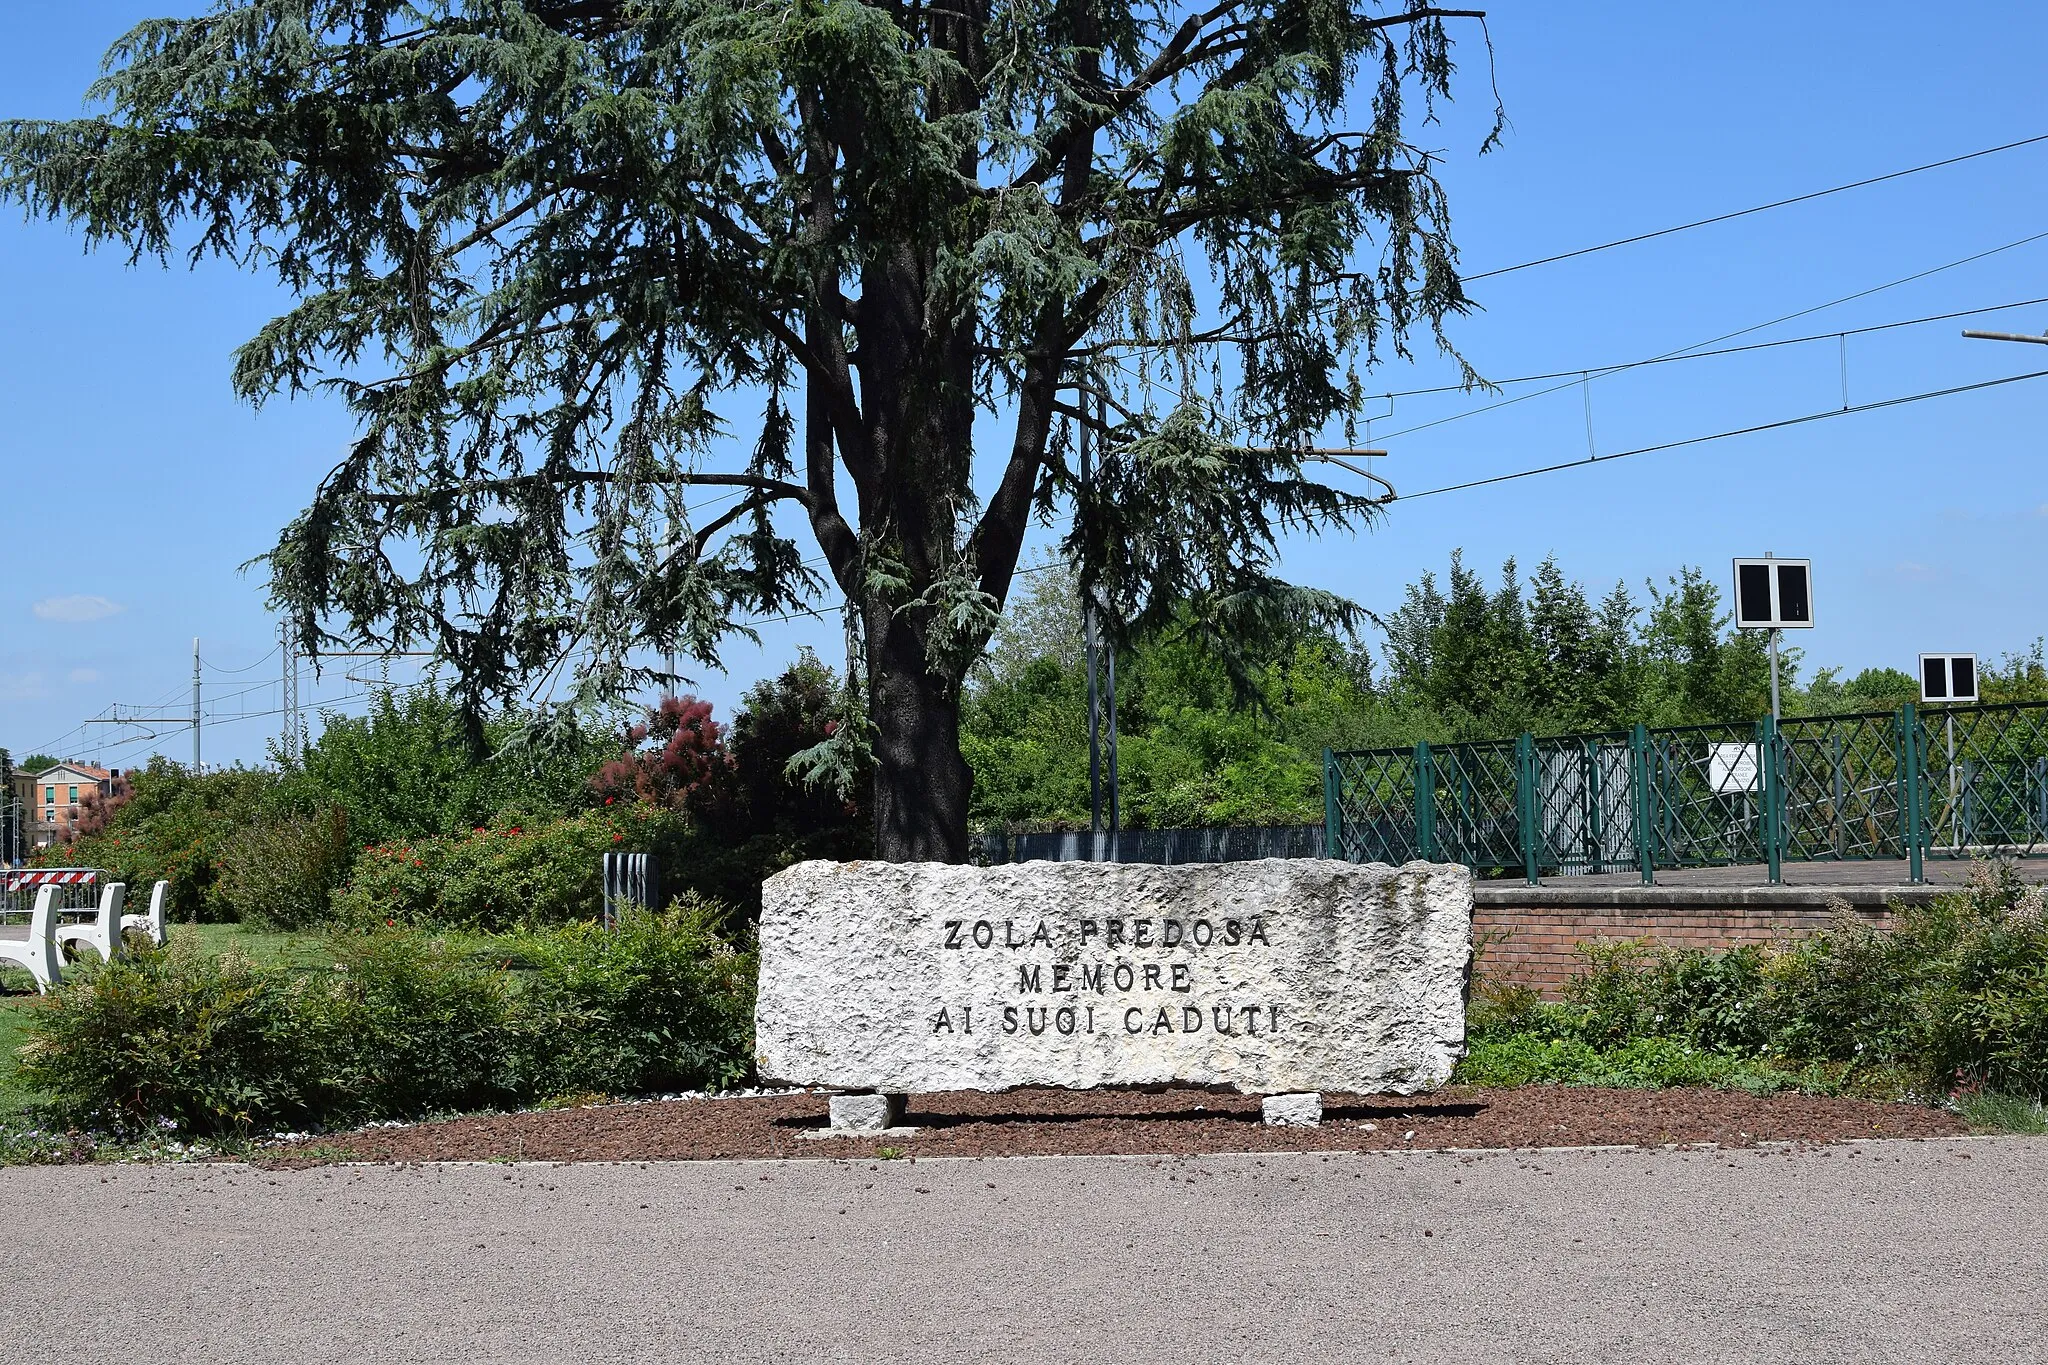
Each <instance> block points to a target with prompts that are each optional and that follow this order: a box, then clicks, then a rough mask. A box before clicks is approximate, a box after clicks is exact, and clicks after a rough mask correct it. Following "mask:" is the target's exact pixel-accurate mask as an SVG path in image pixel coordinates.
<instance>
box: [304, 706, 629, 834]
mask: <svg viewBox="0 0 2048 1365" xmlns="http://www.w3.org/2000/svg"><path fill="white" fill-rule="evenodd" d="M537 719H538V717H537V716H535V715H533V714H530V713H524V712H519V711H511V712H504V713H499V714H497V715H492V716H488V717H486V718H485V719H484V721H483V735H482V738H483V743H484V749H485V754H486V756H485V757H484V758H482V759H481V760H478V759H477V758H475V757H473V756H472V753H471V749H470V737H469V734H468V732H467V730H466V729H465V727H464V724H463V720H462V711H461V706H460V705H459V704H458V702H457V701H456V700H455V699H454V698H453V697H450V696H448V695H447V694H446V693H444V692H441V691H440V690H439V689H437V688H434V687H412V688H403V689H399V688H380V689H378V690H377V691H376V692H375V693H374V694H373V695H372V697H371V699H370V702H369V705H368V709H367V711H366V712H365V714H363V715H361V716H344V715H341V714H338V713H335V712H325V713H323V714H322V715H321V729H320V735H319V737H318V738H317V739H315V740H314V741H313V742H312V743H311V744H308V745H307V746H306V750H305V753H304V755H303V756H302V758H301V760H300V763H299V766H298V767H296V768H294V769H292V770H291V771H289V772H287V773H286V774H285V775H284V778H283V783H284V786H285V788H286V789H287V790H288V791H289V792H290V793H291V794H292V797H293V800H294V802H295V804H296V805H297V806H298V807H300V808H302V809H313V808H316V807H323V806H330V805H339V806H341V807H342V808H343V809H345V810H347V812H348V815H349V824H350V827H351V828H353V829H354V830H355V832H356V837H357V838H358V839H362V840H368V841H371V842H374V843H377V844H391V843H394V842H404V841H407V840H413V839H426V838H433V837H442V836H446V835H451V834H454V833H455V832H457V831H458V830H465V829H474V828H476V827H477V826H478V825H490V824H498V825H502V824H504V823H505V821H504V819H503V817H504V816H506V815H507V814H508V813H517V814H520V815H537V814H547V815H558V814H566V813H568V812H571V811H575V810H580V809H581V808H582V807H583V806H584V805H586V804H587V803H588V800H589V793H588V792H587V791H586V789H585V787H584V779H585V778H587V777H588V776H589V775H590V773H591V771H592V770H593V769H594V768H596V767H597V765H598V764H600V763H602V762H603V761H604V760H605V759H606V758H608V757H610V756H611V754H612V753H613V752H614V751H615V741H614V740H613V738H612V735H611V733H610V732H609V730H608V728H607V727H604V726H599V727H597V728H596V729H594V730H586V729H584V728H581V727H579V726H577V725H575V724H574V723H573V722H567V723H563V724H558V725H556V726H555V727H553V729H552V730H551V731H550V736H549V737H550V742H549V743H547V744H545V745H541V744H536V743H529V742H524V741H525V740H526V739H527V738H528V730H529V727H530V726H531V725H532V724H533V722H535V721H536V720H537Z"/></svg>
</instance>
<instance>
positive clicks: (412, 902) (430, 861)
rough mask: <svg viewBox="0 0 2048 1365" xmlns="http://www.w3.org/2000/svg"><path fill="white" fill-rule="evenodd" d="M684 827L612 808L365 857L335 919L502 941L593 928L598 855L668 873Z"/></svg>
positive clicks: (651, 811)
mask: <svg viewBox="0 0 2048 1365" xmlns="http://www.w3.org/2000/svg"><path fill="white" fill-rule="evenodd" d="M687 833H688V825H687V822H686V821H685V819H684V817H683V816H681V815H678V814H676V813H674V812H670V811H662V810H658V809H655V808H654V807H651V806H645V805H630V806H620V807H617V808H616V809H615V810H596V811H590V812H586V813H585V814H582V815H578V816H573V817H570V818H568V819H559V820H543V821H540V822H539V823H536V824H532V825H529V824H527V823H526V822H524V821H519V820H508V821H505V822H503V823H502V824H499V825H497V826H495V827H492V826H480V827H478V828H477V829H475V830H473V831H471V832H470V833H468V834H463V835H459V836H455V837H452V838H447V839H415V840H409V841H403V842H399V843H395V844H381V845H375V846H372V847H368V848H365V849H364V850H362V852H361V853H360V854H359V855H358V856H357V858H356V862H355V870H354V873H353V876H352V877H351V879H350V882H349V884H348V886H347V887H346V888H344V889H343V890H342V891H341V892H340V893H338V894H337V895H336V896H335V898H334V908H335V913H336V916H337V918H339V919H340V920H342V921H343V922H344V923H350V924H355V925H360V926H372V925H378V924H385V923H391V924H398V925H441V926H447V927H450V928H462V929H472V930H478V931H481V932H487V933H502V932H506V931H510V930H515V929H533V928H540V927H543V926H547V925H553V924H564V923H570V922H573V921H577V920H588V919H594V918H596V916H597V915H598V913H599V911H600V910H601V909H602V908H603V902H604V883H603V873H602V861H603V855H604V854H606V853H608V852H614V851H622V852H633V853H654V854H655V855H656V856H657V857H658V858H660V860H661V862H662V865H663V866H664V867H665V868H666V867H671V866H675V865H677V863H678V861H679V860H678V859H676V857H675V849H676V848H677V846H678V845H680V843H681V842H682V840H683V838H684V837H685V835H686V834H687Z"/></svg>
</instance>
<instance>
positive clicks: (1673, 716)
mask: <svg viewBox="0 0 2048 1365" xmlns="http://www.w3.org/2000/svg"><path fill="white" fill-rule="evenodd" d="M1532 586H1533V592H1531V591H1525V590H1524V588H1523V585H1522V581H1521V578H1520V575H1519V573H1518V571H1517V569H1516V565H1515V561H1514V560H1512V559H1510V560H1509V561H1508V562H1507V563H1506V564H1505V565H1503V566H1502V568H1501V577H1500V584H1499V586H1498V587H1496V588H1492V589H1489V588H1488V587H1487V585H1486V583H1485V581H1484V580H1483V579H1482V578H1481V577H1480V576H1479V575H1478V574H1477V573H1475V572H1474V571H1472V570H1471V569H1469V568H1467V567H1466V566H1465V563H1464V559H1463V556H1462V555H1459V554H1457V553H1453V554H1452V556H1451V567H1450V576H1449V585H1448V591H1446V590H1445V589H1443V588H1440V587H1439V586H1438V583H1437V579H1436V577H1435V575H1434V574H1430V573H1425V574H1423V575H1422V578H1421V579H1420V581H1419V582H1417V583H1415V584H1413V585H1411V586H1410V587H1409V588H1408V589H1407V594H1406V597H1405V599H1404V600H1403V602H1402V604H1401V607H1400V608H1399V609H1398V610H1397V611H1394V612H1392V613H1391V614H1389V615H1387V616H1385V617H1382V618H1379V625H1380V627H1381V629H1382V630H1383V631H1384V633H1385V635H1386V641H1387V678H1386V682H1385V684H1384V692H1385V695H1386V697H1387V699H1388V700H1389V701H1391V702H1393V703H1395V704H1396V705H1397V706H1399V707H1401V708H1402V709H1403V710H1405V711H1406V712H1407V713H1408V714H1409V715H1410V716H1412V717H1413V718H1414V721H1415V722H1416V724H1415V726H1414V730H1415V732H1414V733H1413V734H1412V736H1411V737H1412V738H1414V739H1428V740H1431V741H1439V740H1465V739H1498V738H1503V737H1506V736H1511V735H1514V734H1516V733H1518V732H1520V731H1523V730H1533V731H1536V732H1538V733H1551V734H1557V733H1571V732H1579V731H1587V730H1611V729H1617V728H1620V727H1622V726H1626V725H1631V724H1635V723H1637V722H1642V723H1645V724H1650V725H1693V724H1705V723H1708V722H1713V721H1730V720H1753V719H1755V717H1757V716H1758V715H1760V714H1762V713H1763V712H1764V711H1766V710H1768V709H1769V701H1768V699H1769V696H1770V673H1769V660H1768V658H1767V657H1766V655H1765V653H1764V646H1763V640H1762V637H1761V636H1760V635H1759V634H1757V633H1755V632H1750V633H1746V634H1745V633H1741V632H1734V631H1731V630H1729V629H1728V624H1729V620H1730V617H1729V615H1728V613H1726V612H1725V611H1723V610H1722V609H1721V594H1720V589H1719V588H1718V587H1716V586H1715V585H1714V584H1713V583H1712V582H1710V581H1708V579H1707V578H1706V576H1705V575H1704V574H1702V573H1701V572H1700V571H1699V570H1698V569H1694V568H1683V569H1681V570H1680V571H1679V573H1678V574H1677V575H1676V576H1675V577H1674V578H1672V579H1671V580H1670V583H1669V586H1668V588H1666V589H1660V588H1658V587H1657V586H1656V585H1655V584H1650V585H1649V597H1650V605H1649V609H1648V611H1647V612H1645V611H1644V610H1643V609H1642V608H1641V607H1639V606H1638V605H1637V603H1636V601H1635V599H1634V598H1633V597H1631V596H1630V595H1629V592H1628V589H1627V587H1626V586H1625V585H1622V584H1616V585H1615V587H1614V590H1613V591H1612V592H1610V593H1608V594H1607V596H1606V597H1605V598H1603V599H1601V601H1600V602H1598V603H1597V604H1595V603H1594V602H1593V601H1592V600H1591V599H1590V598H1589V597H1588V596H1587V594H1586V590H1585V588H1584V586H1583V585H1582V584H1580V583H1577V582H1573V581H1570V580H1567V579H1566V578H1565V576H1564V573H1563V571H1562V570H1561V569H1560V568H1559V567H1558V564H1557V561H1556V559H1555V558H1554V557H1552V558H1547V559H1545V560H1544V561H1543V563H1542V564H1541V565H1540V566H1539V567H1538V569H1537V572H1536V577H1535V580H1534V582H1533V585H1532ZM1787 658H1788V660H1789V667H1787V669H1786V670H1785V674H1784V676H1785V678H1786V679H1787V681H1788V683H1789V681H1790V680H1791V679H1792V678H1793V676H1794V675H1795V674H1796V671H1797V666H1798V651H1796V650H1794V651H1790V652H1789V654H1788V655H1787Z"/></svg>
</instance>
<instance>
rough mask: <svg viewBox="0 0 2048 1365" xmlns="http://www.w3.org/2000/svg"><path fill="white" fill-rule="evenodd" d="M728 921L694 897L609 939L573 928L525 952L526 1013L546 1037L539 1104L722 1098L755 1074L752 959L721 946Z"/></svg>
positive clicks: (632, 918) (627, 922)
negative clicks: (691, 1094) (574, 1097)
mask: <svg viewBox="0 0 2048 1365" xmlns="http://www.w3.org/2000/svg"><path fill="white" fill-rule="evenodd" d="M726 913H727V912H726V911H725V910H724V908H723V907H721V906H717V905H714V904H711V903H708V902H706V901H703V900H702V899H700V898H697V897H694V896H693V897H687V898H684V899H682V900H680V901H678V902H677V903H676V904H674V905H673V906H672V907H671V908H670V909H669V911H668V912H667V913H665V914H652V913H649V912H646V911H637V910H636V911H632V912H629V913H628V914H625V915H623V916H621V917H620V919H619V923H618V927H617V928H616V929H615V930H614V931H612V932H610V933H607V932H606V931H605V930H604V929H602V928H600V927H599V926H597V925H594V924H581V925H569V926H566V927H564V928H562V929H560V930H557V931H555V932H554V933H552V934H547V935H537V936H533V937H530V938H528V939H526V940H524V941H522V942H521V944H520V945H519V951H520V953H521V955H522V956H523V957H525V958H526V960H527V961H529V962H530V963H531V964H532V965H533V968H534V972H533V977H532V980H531V982H530V983H529V985H528V987H527V996H526V1007H527V1009H528V1011H529V1013H530V1014H531V1015H532V1016H533V1017H534V1018H535V1019H536V1020H537V1021H538V1026H539V1028H540V1029H541V1032H542V1036H544V1037H548V1038H552V1039H556V1040H558V1042H557V1044H556V1045H555V1046H554V1047H552V1048H549V1049H547V1050H546V1051H545V1052H544V1053H543V1054H542V1055H541V1056H540V1058H539V1070H538V1073H537V1077H536V1081H535V1088H536V1089H537V1091H538V1092H539V1093H543V1094H569V1093H576V1092H582V1091H588V1092H594V1093H597V1094H602V1095H644V1094H660V1093H665V1092H673V1091H678V1090H718V1089H723V1088H724V1087H726V1086H729V1085H732V1084H734V1083H736V1082H738V1081H739V1080H740V1079H742V1078H743V1077H744V1076H746V1075H747V1074H748V1072H749V1071H750V1070H751V1068H752V1066H753V1057H752V1055H751V1051H750V1049H749V1048H748V1046H747V1043H748V1040H749V1039H750V1038H751V1036H752V1028H753V1009H754V973H755V965H756V963H755V958H754V956H753V954H752V953H745V952H740V951H738V950H736V949H735V948H734V947H732V946H731V945H730V944H728V943H727V942H725V941H724V940H723V939H721V938H719V937H718V934H717V927H718V924H719V921H720V918H721V917H722V916H723V915H725V914H726Z"/></svg>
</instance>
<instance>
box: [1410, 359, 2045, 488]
mask: <svg viewBox="0 0 2048 1365" xmlns="http://www.w3.org/2000/svg"><path fill="white" fill-rule="evenodd" d="M2029 379H2048V370H2035V371H2032V372H2031V373H2028V374H2013V375H2007V376H2005V377H2004V378H2002V379H1985V380H1980V381H1978V382H1977V383H1975V384H1958V385H1956V386H1954V387H1953V388H1946V389H1930V390H1928V391H1927V392H1925V393H1908V394H1901V395H1899V396H1898V397H1895V398H1880V399H1878V400H1876V401H1874V402H1870V403H1858V404H1856V405H1855V406H1854V407H1847V408H1828V409H1827V410H1825V411H1823V412H1809V413H1806V414H1804V415H1802V416H1799V417H1782V418H1779V419H1778V420H1777V421H1774V422H1760V423H1758V424H1756V425H1755V426H1747V427H1737V428H1735V429H1734V430H1731V431H1716V432H1711V433H1709V434H1707V435H1705V436H1688V437H1686V438H1685V439H1684V440H1680V441H1660V442H1659V443H1657V444H1656V445H1648V446H1637V447H1636V448H1635V449H1634V450H1617V451H1615V452H1614V453H1613V454H1611V455H1589V456H1587V457H1586V458H1585V459H1582V460H1564V461H1561V462H1559V463H1557V464H1549V465H1540V466H1537V467H1536V468H1533V469H1518V470H1515V471H1513V472H1512V473H1508V474H1495V475H1492V476H1491V477H1488V478H1484V479H1468V480H1466V481H1465V482H1463V483H1450V484H1444V485H1443V486H1441V487H1438V488H1426V489H1424V490H1423V491H1421V492H1419V493H1404V494H1402V495H1401V497H1400V499H1399V500H1400V501H1402V502H1413V501H1414V500H1415V499H1417V498H1428V497H1434V496H1436V495H1437V494H1439V493H1459V492H1463V491H1464V490H1466V489H1468V488H1484V487H1486V486H1488V485H1489V484H1496V483H1507V482H1508V481H1510V480H1512V479H1527V478H1533V477H1534V476H1536V475H1538V474H1554V473H1557V472H1558V471H1559V470H1564V469H1583V468H1585V467H1586V466H1588V465H1596V464H1607V463H1609V462H1611V461H1614V460H1625V459H1627V458H1629V457H1630V456H1631V455H1649V454H1652V453H1654V452H1656V451H1660V450H1677V449H1680V448H1681V447H1684V446H1696V445H1704V444H1706V443H1707V442H1709V441H1725V440H1727V439H1729V438H1730V437H1733V436H1753V435H1755V434H1757V433H1758V432H1764V431H1777V430H1780V429H1781V428H1784V427H1796V426H1803V425H1805V424H1806V423H1808V422H1823V421H1826V420H1827V419H1828V418H1830V417H1847V416H1849V415H1851V414H1852V413H1859V412H1876V411H1878V410H1880V409H1882V408H1896V407H1903V406H1905V405H1906V404H1908V403H1923V402H1926V401H1927V400H1928V399H1931V398H1949V397H1952V396H1954V395H1956V394H1959V393H1975V392H1976V391H1977V390H1979V389H1995V388H1998V387H1999V386H2001V385H2004V384H2018V383H2021V382H2023V381H2025V380H2029Z"/></svg>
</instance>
